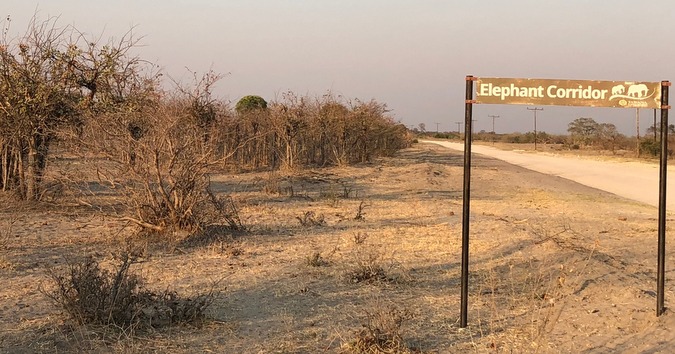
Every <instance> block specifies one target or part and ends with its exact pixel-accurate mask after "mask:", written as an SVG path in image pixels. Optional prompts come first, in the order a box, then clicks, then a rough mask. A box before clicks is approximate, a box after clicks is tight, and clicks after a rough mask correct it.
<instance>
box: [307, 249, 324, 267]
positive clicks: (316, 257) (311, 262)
mask: <svg viewBox="0 0 675 354" xmlns="http://www.w3.org/2000/svg"><path fill="white" fill-rule="evenodd" d="M305 263H306V264H307V265H308V266H310V267H323V266H327V265H328V264H329V263H328V261H327V260H326V259H325V258H324V257H323V256H322V255H321V252H314V253H312V254H311V255H309V256H307V258H306V259H305Z"/></svg>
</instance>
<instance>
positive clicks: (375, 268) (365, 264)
mask: <svg viewBox="0 0 675 354" xmlns="http://www.w3.org/2000/svg"><path fill="white" fill-rule="evenodd" d="M380 258H381V257H380V253H379V252H376V251H375V250H369V251H367V252H366V251H363V250H360V249H358V250H356V251H355V253H354V256H353V259H352V262H353V264H352V265H351V266H350V267H349V268H348V269H347V271H346V272H345V278H346V279H347V281H348V282H350V283H364V282H365V283H372V282H389V281H393V279H392V278H391V277H389V276H388V275H387V272H386V271H385V269H384V266H383V265H382V262H381V260H380Z"/></svg>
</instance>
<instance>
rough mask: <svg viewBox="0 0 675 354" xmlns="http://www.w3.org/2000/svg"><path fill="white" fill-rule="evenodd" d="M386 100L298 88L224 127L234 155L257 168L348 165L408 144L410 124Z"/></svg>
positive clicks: (242, 163) (222, 132)
mask: <svg viewBox="0 0 675 354" xmlns="http://www.w3.org/2000/svg"><path fill="white" fill-rule="evenodd" d="M387 112H388V111H387V108H386V105H384V104H381V103H378V102H375V101H370V102H361V101H358V100H355V101H353V102H350V101H345V100H341V99H337V98H335V97H334V96H332V95H330V94H328V95H325V96H323V97H321V98H316V99H312V98H309V97H299V96H297V95H296V94H294V93H292V92H287V93H284V94H282V95H281V99H279V100H277V101H274V102H271V103H270V104H269V106H268V108H267V109H265V110H254V111H252V112H246V113H241V114H238V115H235V116H234V117H232V118H231V119H227V120H223V121H222V122H221V123H220V124H221V126H220V129H219V132H220V133H219V134H220V135H219V141H220V144H221V146H222V147H223V149H222V150H221V152H222V153H224V154H227V153H232V155H233V158H232V159H231V160H230V161H228V162H230V163H236V164H237V166H239V167H242V166H249V167H251V168H262V167H271V168H274V169H277V168H284V169H291V170H292V169H296V168H298V167H301V166H308V165H312V166H326V165H347V164H351V163H358V162H365V161H369V160H371V159H372V158H373V157H377V156H388V155H391V154H393V153H394V152H395V151H397V150H399V149H401V148H404V147H407V146H409V144H410V141H411V139H410V137H409V136H408V133H407V129H406V128H405V126H403V125H401V124H396V123H394V121H393V120H392V119H391V118H390V117H388V116H387Z"/></svg>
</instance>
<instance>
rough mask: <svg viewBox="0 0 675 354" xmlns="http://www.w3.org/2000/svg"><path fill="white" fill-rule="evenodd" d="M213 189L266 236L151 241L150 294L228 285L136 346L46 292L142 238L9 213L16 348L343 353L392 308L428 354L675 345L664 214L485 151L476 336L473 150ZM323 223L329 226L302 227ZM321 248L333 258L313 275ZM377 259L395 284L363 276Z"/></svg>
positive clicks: (8, 287) (420, 147)
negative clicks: (81, 320) (192, 319)
mask: <svg viewBox="0 0 675 354" xmlns="http://www.w3.org/2000/svg"><path fill="white" fill-rule="evenodd" d="M62 167H63V168H64V169H65V168H66V167H67V166H62ZM78 168H79V169H81V168H82V167H78ZM212 183H213V185H212V187H213V188H214V190H216V191H217V192H218V193H222V194H229V195H232V196H233V198H234V199H235V200H236V202H237V203H238V205H240V213H241V216H242V218H243V220H244V222H245V224H246V225H248V227H249V232H247V233H245V234H237V235H230V236H229V238H227V239H226V241H218V242H212V243H208V244H206V245H194V246H190V245H170V244H168V243H167V242H160V243H150V244H149V245H148V250H147V257H146V259H145V260H144V262H143V263H141V264H138V265H137V266H136V269H135V271H136V272H138V274H141V275H142V276H143V277H144V278H145V279H146V283H147V284H146V287H148V288H150V289H159V290H162V289H166V288H170V289H174V290H176V291H177V292H178V293H180V294H187V295H189V294H194V293H197V292H200V291H204V289H210V288H214V289H215V290H216V291H217V292H218V295H217V296H216V298H215V301H214V303H213V305H212V306H211V308H210V309H209V312H208V315H209V318H210V319H209V320H208V321H207V323H206V324H205V325H203V326H201V327H191V326H179V327H173V328H169V329H161V330H155V331H151V332H149V333H134V334H129V333H120V332H119V331H115V330H112V329H100V328H94V327H91V326H78V325H73V323H72V322H71V321H70V320H69V319H68V317H67V316H65V315H64V314H63V312H62V310H61V309H59V308H58V307H55V306H54V305H53V304H52V303H50V302H49V301H48V300H47V299H46V298H45V296H44V295H43V294H42V293H41V292H40V290H39V289H40V288H43V289H49V288H50V286H51V284H50V282H49V280H48V277H47V276H46V269H48V268H53V269H54V270H56V271H58V270H61V269H63V268H64V264H65V262H66V261H68V260H71V261H72V260H73V259H78V258H80V257H83V256H87V255H91V256H94V257H96V258H97V259H99V260H101V262H103V264H110V263H111V254H112V253H113V252H115V251H116V250H118V249H119V248H120V245H121V244H123V243H124V239H125V237H130V236H131V235H132V232H131V231H132V230H131V229H130V228H129V227H128V226H127V227H126V228H125V224H124V223H123V222H120V221H119V220H118V219H117V218H115V217H113V216H110V215H108V216H106V215H101V214H100V212H98V211H96V210H95V209H88V208H83V207H68V208H66V207H63V206H62V205H39V206H16V205H12V206H9V207H6V208H4V209H3V210H2V215H0V223H3V225H4V227H3V228H1V230H3V233H4V234H5V235H7V233H9V234H8V235H7V236H9V237H8V238H6V241H4V243H3V244H2V247H1V248H0V252H1V253H0V265H1V266H0V280H1V281H2V284H3V286H2V287H1V288H0V304H1V305H0V352H7V353H40V352H44V353H63V352H100V353H107V352H124V353H148V352H155V353H204V352H213V353H340V352H347V351H348V347H349V343H351V342H353V341H354V340H355V338H357V334H358V332H359V331H361V330H362V329H363V328H364V325H367V324H368V318H372V316H373V315H374V314H386V313H390V312H391V311H390V309H391V308H394V309H398V311H404V310H405V311H407V312H408V313H410V314H411V316H412V317H411V318H410V319H409V320H407V321H405V322H403V324H402V326H401V330H400V334H401V336H402V337H403V338H404V339H405V341H406V344H407V345H408V346H410V347H414V348H418V349H419V351H421V352H425V353H466V352H469V353H470V352H476V353H617V352H622V353H669V352H671V350H672V347H673V345H675V332H673V331H672V330H671V329H672V328H674V327H675V317H674V316H673V314H672V312H671V311H670V310H668V311H667V312H666V314H664V315H663V316H661V317H658V318H657V317H656V316H655V314H654V312H655V305H656V299H655V283H656V271H655V269H656V215H657V211H656V208H655V207H653V206H650V205H647V204H644V203H640V202H635V201H631V200H628V199H626V198H622V197H617V196H616V195H613V194H611V193H607V192H603V191H600V190H598V189H596V188H591V187H587V186H584V185H581V184H579V183H575V182H572V181H570V180H568V179H564V178H560V177H556V176H550V175H545V174H541V173H538V172H534V171H531V170H528V169H525V168H522V167H518V166H514V165H510V164H507V163H505V162H503V161H500V160H497V159H492V158H487V157H485V156H481V155H476V157H475V158H474V171H473V184H472V186H473V191H472V196H473V200H472V214H471V223H472V224H471V230H472V235H471V237H472V240H471V278H470V298H469V307H470V309H469V327H468V328H467V329H460V328H459V284H460V278H459V273H460V269H459V265H460V254H461V246H460V245H461V242H460V237H461V236H460V235H461V184H462V156H461V153H459V152H455V151H452V150H448V149H446V148H443V147H440V146H437V145H432V144H417V145H415V146H414V147H413V148H410V149H407V150H405V151H402V152H401V153H400V154H398V155H397V156H396V157H393V158H386V159H381V160H378V161H375V162H373V163H370V164H363V165H358V166H353V167H344V168H327V169H317V170H305V171H298V172H296V173H294V174H288V175H283V174H270V173H268V172H260V173H243V174H238V175H229V174H217V175H213V176H212ZM272 186H277V187H278V188H271V187H272ZM275 189H276V192H275ZM99 202H100V203H103V201H99ZM359 206H361V211H362V216H363V218H362V219H361V220H357V219H355V217H356V215H357V214H358V211H359ZM307 212H313V213H314V215H316V217H317V218H319V217H320V216H323V218H324V221H325V222H324V223H323V224H317V225H313V226H311V225H306V226H303V225H301V224H300V222H299V221H298V217H302V216H303V215H305V213H307ZM10 219H15V220H16V222H15V223H14V226H13V228H12V229H11V230H9V229H8V227H7V223H8V220H10ZM669 222H670V221H669ZM670 230H671V228H670V227H669V228H668V231H669V232H670ZM9 231H11V232H9ZM132 240H133V241H135V242H143V240H139V239H137V238H135V239H134V238H132ZM167 244H168V245H167ZM673 251H675V250H674V249H673V246H672V244H670V243H669V244H668V256H667V264H668V269H667V282H666V306H669V305H670V304H672V302H673V301H675V292H674V290H675V283H673V279H672V278H673V272H672V270H671V268H670V265H672V264H673V255H674V254H675V253H673ZM316 253H319V254H320V255H321V256H322V258H323V259H324V260H325V263H321V264H319V265H316V264H315V265H310V264H309V263H308V259H310V258H311V256H312V255H315V254H316ZM366 263H368V264H376V265H379V266H381V267H382V269H383V270H384V272H385V273H386V278H387V279H385V280H380V281H374V282H362V283H355V282H353V281H351V280H350V278H349V276H348V275H349V274H350V273H351V272H352V271H353V270H354V269H358V268H359V267H360V266H361V265H363V264H366Z"/></svg>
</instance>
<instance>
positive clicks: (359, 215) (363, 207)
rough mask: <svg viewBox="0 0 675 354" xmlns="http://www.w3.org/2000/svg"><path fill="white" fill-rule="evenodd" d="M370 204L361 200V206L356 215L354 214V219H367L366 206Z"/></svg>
mask: <svg viewBox="0 0 675 354" xmlns="http://www.w3.org/2000/svg"><path fill="white" fill-rule="evenodd" d="M368 206H370V205H369V204H366V202H364V201H361V203H359V207H358V208H357V209H356V215H355V216H354V220H356V221H366V211H365V210H366V207H368Z"/></svg>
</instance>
